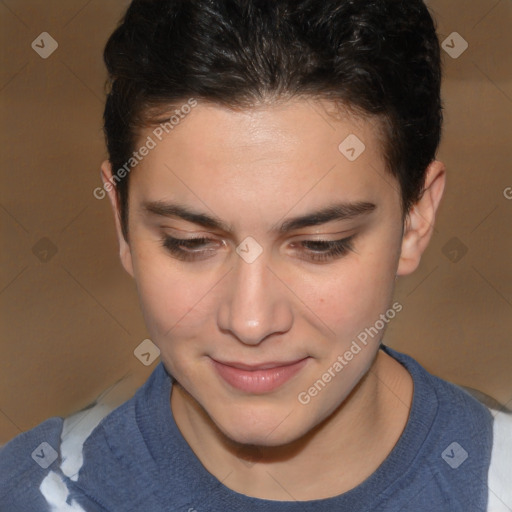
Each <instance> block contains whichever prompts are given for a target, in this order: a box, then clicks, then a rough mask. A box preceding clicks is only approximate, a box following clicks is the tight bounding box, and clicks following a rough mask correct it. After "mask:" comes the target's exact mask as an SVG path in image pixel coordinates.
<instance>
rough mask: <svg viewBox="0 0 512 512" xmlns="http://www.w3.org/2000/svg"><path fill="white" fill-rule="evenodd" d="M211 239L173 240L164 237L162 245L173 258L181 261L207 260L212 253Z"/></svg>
mask: <svg viewBox="0 0 512 512" xmlns="http://www.w3.org/2000/svg"><path fill="white" fill-rule="evenodd" d="M212 242H215V240H212V239H211V238H205V237H200V238H174V237H172V236H165V237H164V238H163V239H162V245H163V247H165V248H166V249H167V250H168V251H169V252H170V253H171V254H172V255H173V256H175V257H176V258H178V259H180V260H183V261H194V260H200V259H205V258H208V257H209V256H210V255H211V254H212V253H213V252H214V251H215V248H214V247H213V243H212Z"/></svg>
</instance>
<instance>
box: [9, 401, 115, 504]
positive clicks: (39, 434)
mask: <svg viewBox="0 0 512 512" xmlns="http://www.w3.org/2000/svg"><path fill="white" fill-rule="evenodd" d="M111 410H112V408H111V407H110V406H108V405H106V404H102V403H95V404H94V405H93V406H91V407H89V408H87V409H85V410H82V411H80V412H78V413H76V414H74V415H73V416H70V417H69V418H66V419H63V418H51V419H48V420H47V421H45V422H43V423H41V424H40V425H38V426H37V427H35V428H33V429H31V430H29V431H27V432H24V433H22V434H20V435H19V436H17V437H15V438H14V439H13V440H12V441H10V442H9V443H7V444H6V445H5V446H3V447H2V448H1V449H0V510H6V511H9V512H22V511H23V512H25V511H26V510H38V511H41V512H43V511H47V510H48V511H49V510H52V511H53V510H77V511H78V510H82V509H81V508H66V507H69V504H68V503H67V500H68V498H69V492H68V488H67V487H68V486H67V484H66V482H69V481H76V480H77V478H78V473H79V471H80V469H81V467H82V465H83V445H84V443H85V441H86V440H87V439H88V438H90V437H91V435H92V434H93V431H94V430H95V429H96V427H97V426H98V424H99V423H100V422H101V421H102V419H103V418H105V416H107V415H108V414H109V413H110V412H111Z"/></svg>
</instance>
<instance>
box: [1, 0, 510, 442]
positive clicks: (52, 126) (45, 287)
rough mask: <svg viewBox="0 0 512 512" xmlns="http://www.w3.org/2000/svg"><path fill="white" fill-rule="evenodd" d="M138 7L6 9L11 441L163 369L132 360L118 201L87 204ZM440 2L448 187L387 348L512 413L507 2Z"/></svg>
mask: <svg viewBox="0 0 512 512" xmlns="http://www.w3.org/2000/svg"><path fill="white" fill-rule="evenodd" d="M127 3H128V2H127V1H126V0H123V1H113V0H109V1H107V2H105V1H100V0H89V1H87V0H80V1H78V0H76V1H64V0H54V1H47V0H45V1H42V0H2V1H1V2H0V17H1V31H0V34H1V35H0V37H1V48H2V50H1V51H2V55H1V61H2V66H1V69H0V105H1V144H2V148H3V150H2V161H1V168H2V177H1V179H2V186H1V191H0V223H1V224H0V225H1V233H2V250H1V253H0V258H1V275H0V307H1V326H2V327H1V354H2V357H1V362H0V390H1V393H0V443H1V442H5V441H7V440H8V439H10V438H12V437H13V436H15V435H17V434H18V433H20V432H22V431H25V430H27V429H29V428H31V427H34V426H35V425H37V424H38V423H40V422H41V421H43V420H45V419H46V418H48V417H50V416H55V415H60V416H65V415H68V414H70V413H72V412H74V411H76V410H78V409H80V408H82V407H84V406H86V405H87V404H89V403H90V402H91V401H92V400H94V399H95V398H96V397H97V396H98V395H99V394H100V393H102V392H104V391H105V390H106V389H108V388H111V387H112V386H113V385H114V384H115V383H116V382H118V381H119V380H120V379H123V378H125V379H128V380H126V382H128V383H129V384H128V385H127V386H125V387H124V388H123V391H122V393H121V395H122V396H121V399H125V398H127V397H128V396H129V394H130V392H132V391H133V389H135V388H136V387H137V386H139V385H140V384H141V383H142V382H143V381H144V380H145V379H146V378H147V376H148V375H149V373H150V372H151V371H152V369H153V368H154V366H155V364H156V363H153V365H152V366H150V367H145V366H143V365H142V364H141V362H140V361H139V360H138V359H137V358H136V357H135V356H134V355H133V351H134V349H135V348H136V347H137V346H138V345H139V344H140V343H141V341H142V340H143V339H145V338H146V337H147V334H146V329H145V327H144V324H143V320H142V316H141V313H140V312H139V306H138V302H137V297H136V293H135V288H134V285H133V283H132V282H131V280H130V278H129V277H128V275H127V274H125V273H124V271H123V270H122V268H121V266H120V263H119V261H118V256H117V246H116V240H115V236H114V226H113V220H112V218H111V213H110V210H109V205H108V204H107V200H106V199H105V200H101V201H100V200H97V199H95V198H94V197H93V195H92V191H93V189H94V188H95V187H97V186H100V185H101V182H100V177H99V166H100V163H101V161H102V160H103V159H104V157H105V150H104V145H103V138H102V131H101V116H102V108H103V101H104V93H103V87H104V85H103V84H104V80H105V71H104V68H103V62H102V49H103V46H104V43H105V41H106V39H107V37H108V35H109V34H110V32H111V31H112V30H113V28H114V27H115V25H116V23H117V21H118V19H119V17H120V15H121V13H122V12H123V10H124V9H125V7H126V6H127ZM429 4H430V5H431V7H432V9H433V10H434V11H435V14H436V17H437V20H438V24H439V33H440V35H441V39H442V40H444V39H445V38H446V37H447V36H448V35H450V34H451V33H452V32H454V31H455V32H458V33H459V34H461V35H462V37H463V38H464V39H465V40H466V41H467V42H468V43H469V48H468V49H467V50H466V51H465V52H464V53H463V54H462V55H461V56H460V57H458V58H457V59H453V58H452V57H450V56H448V55H447V54H446V53H445V52H443V55H444V66H445V83H444V91H443V95H444V101H445V107H446V112H445V115H446V123H445V136H444V141H443V144H442V147H441V151H440V159H442V160H444V162H445V163H446V164H447V167H448V187H447V191H446V195H445V199H444V202H443V204H442V206H441V210H440V214H439V218H438V224H437V230H436V233H435V236H434V239H433V242H432V244H431V247H430V248H429V250H428V252H427V254H426V256H425V257H424V259H423V261H422V264H421V267H420V268H419V270H418V271H417V272H416V273H415V274H413V275H412V276H409V277H407V278H403V279H400V280H399V281H398V288H397V293H396V299H397V300H399V301H400V302H401V303H402V304H403V305H404V309H403V311H402V312H401V313H400V314H399V315H398V318H397V320H396V321H394V322H393V323H392V325H391V326H390V328H389V329H388V332H387V334H386V337H385V342H386V343H387V344H388V345H390V346H392V347H394V348H396V349H398V350H401V351H404V352H407V353H409V354H411V355H412V356H414V357H415V358H417V359H418V360H419V361H420V362H421V363H422V364H423V365H424V366H425V367H426V368H427V369H429V370H430V371H432V372H433V373H435V374H437V375H439V376H441V377H443V378H446V379H448V380H451V381H453V382H456V383H459V384H463V385H466V386H470V387H474V388H478V389H480V390H481V391H483V392H485V393H487V394H490V395H492V396H493V397H495V398H496V399H498V400H500V401H501V402H502V403H512V371H511V370H512V339H511V335H510V332H511V327H512V270H511V269H512V266H511V261H512V258H511V256H512V236H511V235H512V223H511V220H512V200H507V199H506V198H505V195H504V191H505V190H506V189H507V187H512V172H511V161H512V140H511V139H512V137H511V121H512V60H511V53H512V52H511V48H512V31H511V30H510V27H512V2H510V1H509V0H500V1H496V0H478V1H471V2H468V1H467V0H450V1H449V2H446V1H442V0H436V1H431V2H429ZM42 32H48V33H49V34H50V35H51V36H52V37H53V38H54V39H55V40H56V41H57V42H58V45H59V46H58V48H57V50H56V51H55V52H54V53H53V54H52V55H51V56H49V57H48V58H47V59H42V58H41V57H40V56H39V55H38V54H37V53H36V52H35V51H34V50H33V49H32V48H31V43H32V41H33V40H35V39H36V38H37V37H38V36H39V34H41V33H42ZM510 195H511V196H512V189H511V194H510ZM42 239H43V241H41V240H42ZM452 239H455V240H452ZM55 251H56V252H55ZM465 251H467V252H465ZM54 253H55V254H54ZM461 256H462V257H461ZM450 258H451V259H453V260H454V261H451V260H450ZM45 259H46V261H45ZM456 260H458V261H456ZM113 394H115V393H113Z"/></svg>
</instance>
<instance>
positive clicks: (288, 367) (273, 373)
mask: <svg viewBox="0 0 512 512" xmlns="http://www.w3.org/2000/svg"><path fill="white" fill-rule="evenodd" d="M308 360H309V357H306V358H303V359H300V360H296V361H290V362H268V363H261V364H257V365H247V364H244V363H238V362H222V363H221V362H220V361H216V360H215V359H212V362H213V366H214V368H215V370H216V372H217V374H218V375H219V376H220V377H221V378H222V379H223V380H224V381H225V382H226V383H227V384H229V385H230V386H231V387H233V388H236V389H238V390H240V391H243V392H246V393H252V394H263V393H270V392H271V391H274V390H276V389H277V388H279V387H281V386H282V385H284V384H285V383H286V382H288V381H289V380H290V379H291V378H292V377H293V376H294V375H296V374H297V373H298V372H299V371H300V370H302V368H303V367H304V366H305V365H306V364H307V362H308Z"/></svg>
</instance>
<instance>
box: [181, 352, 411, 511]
mask: <svg viewBox="0 0 512 512" xmlns="http://www.w3.org/2000/svg"><path fill="white" fill-rule="evenodd" d="M412 393H413V383H412V378H411V376H410V374H409V373H408V372H407V370H406V369H405V368H404V367H403V366H402V365H401V364H400V363H398V362H397V361H395V360H394V359H393V358H391V357H390V356H388V355H387V354H386V353H384V352H382V351H380V350H379V351H378V353H377V356H376V358H375V360H374V362H373V364H372V366H371V368H370V370H369V371H368V373H367V374H366V375H365V376H364V377H363V379H361V381H360V382H359V383H358V385H357V386H356V387H355V388H354V390H353V391H352V392H351V394H350V395H349V396H348V397H347V398H346V399H345V401H344V402H343V403H342V404H341V405H340V406H339V407H338V408H337V409H336V410H335V411H334V412H333V413H332V414H331V415H330V416H329V417H328V418H326V419H325V420H324V421H322V422H321V423H320V424H319V425H317V426H316V427H315V428H314V429H312V430H311V431H310V432H308V433H307V434H306V435H304V436H302V437H301V438H299V439H297V440H295V441H293V442H292V443H289V444H287V445H284V446H278V447H275V446H274V447H254V446H247V445H239V444H236V443H233V442H232V441H231V440H230V439H228V438H227V437H226V436H225V435H224V434H223V433H222V432H221V431H220V430H219V429H218V428H217V427H216V425H215V424H214V423H213V422H212V420H211V419H210V418H209V416H208V415H207V414H206V412H205V411H204V410H203V409H202V407H201V406H200V405H199V404H198V403H197V402H196V401H195V400H194V399H193V398H192V397H191V396H190V395H189V394H188V393H187V392H186V391H185V390H184V389H183V388H182V387H181V386H179V384H175V385H174V386H173V390H172V395H171V407H172V410H173V415H174V418H175V421H176V424H177V426H178V428H179V429H180V431H181V433H182V435H183V437H184V438H185V440H186V441H187V443H188V444H189V445H190V447H191V449H192V450H193V451H194V453H195V454H196V456H197V457H198V458H199V460H200V461H201V463H202V464H203V466H204V467H205V468H206V469H207V470H208V471H209V472H210V473H211V474H212V475H213V476H215V477H216V478H217V479H218V480H219V481H221V482H222V483H223V484H224V485H226V486H227V487H229V488H230V489H232V490H234V491H236V492H239V493H242V494H245V495H248V496H253V497H256V498H262V499H269V500H278V501H294V500H298V501H304V500H313V499H322V498H328V497H332V496H336V495H339V494H342V493H344V492H347V491H349V490H350V489H352V488H354V487H356V486H357V485H359V484H360V483H361V482H363V481H364V480H365V479H366V478H368V477H369V476H370V475H371V474H372V473H373V472H374V471H375V470H376V469H377V468H378V467H379V466H380V464H381V463H382V462H383V461H384V459H385V458H386V457H387V456H388V455H389V453H390V452H391V450H392V449H393V447H394V445H395V444H396V442H397V441H398V439H399V437H400V435H401V433H402V432H403V430H404V428H405V425H406V423H407V418H408V416H409V411H410V407H411V402H412ZM312 475H314V477H313V478H312ZM319 475H321V478H319V477H318V476H319Z"/></svg>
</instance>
